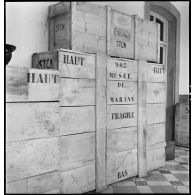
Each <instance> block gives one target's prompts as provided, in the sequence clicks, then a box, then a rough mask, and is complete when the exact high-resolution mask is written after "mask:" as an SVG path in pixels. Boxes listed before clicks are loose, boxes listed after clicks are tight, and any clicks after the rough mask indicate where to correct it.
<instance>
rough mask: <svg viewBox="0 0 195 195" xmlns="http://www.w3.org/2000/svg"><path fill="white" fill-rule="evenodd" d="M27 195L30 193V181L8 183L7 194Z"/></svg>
mask: <svg viewBox="0 0 195 195" xmlns="http://www.w3.org/2000/svg"><path fill="white" fill-rule="evenodd" d="M14 193H15V194H16V193H18V194H26V193H28V180H27V179H22V180H18V181H14V182H10V183H6V194H14Z"/></svg>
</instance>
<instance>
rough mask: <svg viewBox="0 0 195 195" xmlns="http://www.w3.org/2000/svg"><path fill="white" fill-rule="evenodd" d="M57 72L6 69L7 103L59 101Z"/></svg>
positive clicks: (16, 68)
mask: <svg viewBox="0 0 195 195" xmlns="http://www.w3.org/2000/svg"><path fill="white" fill-rule="evenodd" d="M59 83H60V77H59V71H57V70H38V69H28V68H20V67H11V66H10V67H6V102H25V101H58V100H59V87H60V85H59Z"/></svg>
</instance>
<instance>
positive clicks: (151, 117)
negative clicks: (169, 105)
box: [147, 103, 165, 124]
mask: <svg viewBox="0 0 195 195" xmlns="http://www.w3.org/2000/svg"><path fill="white" fill-rule="evenodd" d="M163 122H165V104H164V103H159V104H147V124H155V123H163Z"/></svg>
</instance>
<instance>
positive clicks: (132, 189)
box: [113, 186, 140, 194]
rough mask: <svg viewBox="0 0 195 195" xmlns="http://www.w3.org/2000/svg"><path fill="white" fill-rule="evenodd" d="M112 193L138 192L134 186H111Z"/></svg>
mask: <svg viewBox="0 0 195 195" xmlns="http://www.w3.org/2000/svg"><path fill="white" fill-rule="evenodd" d="M113 191H114V193H128V194H131V193H133V194H134V193H140V192H139V190H138V188H137V187H136V186H123V187H121V186H113Z"/></svg>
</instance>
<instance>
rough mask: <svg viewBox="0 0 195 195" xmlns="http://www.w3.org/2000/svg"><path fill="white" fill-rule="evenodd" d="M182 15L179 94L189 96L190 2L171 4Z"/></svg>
mask: <svg viewBox="0 0 195 195" xmlns="http://www.w3.org/2000/svg"><path fill="white" fill-rule="evenodd" d="M171 3H172V4H173V5H174V6H175V7H176V8H177V10H178V11H179V12H180V13H181V25H180V75H179V94H189V2H185V1H183V2H182V1H181V2H180V1H174V2H171Z"/></svg>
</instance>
